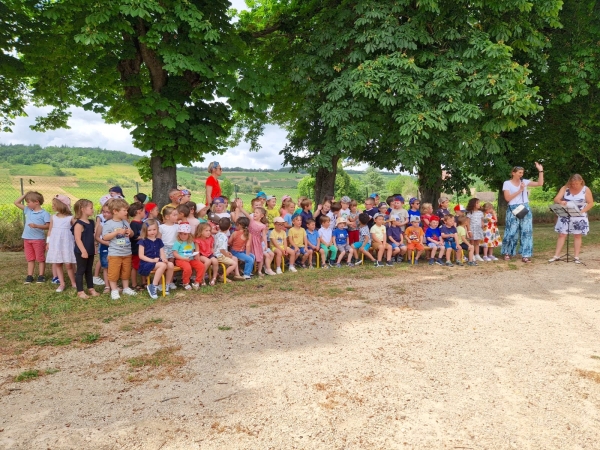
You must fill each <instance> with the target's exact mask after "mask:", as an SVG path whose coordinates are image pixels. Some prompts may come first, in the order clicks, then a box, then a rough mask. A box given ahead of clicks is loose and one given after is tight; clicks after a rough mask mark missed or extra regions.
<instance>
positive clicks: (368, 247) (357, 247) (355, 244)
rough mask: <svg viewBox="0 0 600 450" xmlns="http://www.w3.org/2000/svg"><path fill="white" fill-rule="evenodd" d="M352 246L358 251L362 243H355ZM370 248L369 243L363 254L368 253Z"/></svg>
mask: <svg viewBox="0 0 600 450" xmlns="http://www.w3.org/2000/svg"><path fill="white" fill-rule="evenodd" d="M352 246H353V247H354V248H355V249H356V250H358V249H359V248H361V247H362V246H363V243H362V242H355V243H354V244H352ZM370 248H371V243H370V242H369V243H368V244H367V245H365V252H368V251H369V249H370Z"/></svg>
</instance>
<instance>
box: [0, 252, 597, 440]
mask: <svg viewBox="0 0 600 450" xmlns="http://www.w3.org/2000/svg"><path fill="white" fill-rule="evenodd" d="M587 261H588V265H587V267H584V266H577V265H574V264H564V263H556V264H553V265H551V264H544V263H536V264H533V265H529V266H524V265H522V264H521V263H520V262H517V263H515V264H511V265H507V264H506V263H504V262H498V263H488V264H489V265H487V266H483V267H479V268H475V269H473V270H469V269H460V268H452V269H448V268H442V267H439V268H437V267H436V268H430V267H422V266H421V267H418V268H408V269H405V270H401V269H397V268H393V269H388V268H382V269H380V270H381V271H385V270H396V271H397V274H398V275H397V276H394V277H389V276H379V275H378V273H377V272H374V271H371V272H360V271H359V270H358V269H356V271H355V272H351V271H350V270H351V269H344V272H340V273H345V274H347V275H348V276H347V278H346V279H342V278H341V277H340V278H339V279H338V280H337V281H336V283H335V284H333V285H332V284H329V285H326V286H325V285H323V286H307V287H306V289H305V290H304V291H300V292H298V291H293V292H290V291H287V290H285V289H283V290H280V291H278V292H275V293H270V294H268V295H267V294H265V293H263V292H261V288H260V287H259V283H258V282H254V283H248V286H249V288H250V287H251V289H249V292H248V296H247V297H245V298H237V299H235V298H231V299H221V300H219V301H212V300H211V298H207V297H208V296H206V295H205V296H198V297H197V298H193V299H190V300H189V301H185V302H179V303H171V304H166V305H161V306H159V305H157V306H156V307H153V308H151V309H149V310H146V311H144V312H143V313H140V314H136V315H133V316H127V317H124V318H121V319H118V320H115V321H114V322H111V323H109V324H106V325H105V326H104V328H103V330H102V338H101V340H100V341H99V342H96V343H95V344H93V345H89V346H73V347H70V348H62V349H61V348H50V349H49V348H43V349H40V348H34V349H31V350H28V351H27V352H25V353H24V354H22V355H18V356H10V357H5V358H4V360H3V361H2V362H1V367H0V380H2V385H1V386H0V391H1V394H2V397H1V399H0V411H1V413H0V448H2V449H52V450H54V449H152V450H159V449H160V450H169V449H221V448H227V449H294V448H297V449H371V448H374V449H380V448H381V449H384V448H385V449H390V448H393V449H396V448H398V449H404V448H406V449H600V252H595V253H594V254H592V255H590V254H589V253H588V254H587ZM481 264H483V263H481ZM492 264H496V265H495V266H493V265H492ZM356 274H358V275H360V276H359V277H357V276H356ZM284 280H285V278H284V277H282V287H284V284H283V283H284ZM32 367H36V368H38V369H40V370H44V369H47V368H54V369H58V370H59V371H58V372H56V373H54V374H48V375H45V376H42V377H40V378H38V379H35V380H32V381H30V382H20V383H17V382H15V381H14V377H15V376H16V375H18V374H19V373H21V372H22V371H24V370H27V369H30V368H32Z"/></svg>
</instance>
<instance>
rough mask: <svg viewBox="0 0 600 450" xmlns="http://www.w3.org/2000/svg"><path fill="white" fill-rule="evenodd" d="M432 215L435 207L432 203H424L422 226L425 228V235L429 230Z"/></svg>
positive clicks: (422, 207)
mask: <svg viewBox="0 0 600 450" xmlns="http://www.w3.org/2000/svg"><path fill="white" fill-rule="evenodd" d="M432 215H433V205H432V204H431V203H423V205H422V206H421V224H422V226H423V232H425V233H426V232H427V228H429V221H430V220H431V216H432ZM436 217H437V216H436ZM438 222H439V221H438Z"/></svg>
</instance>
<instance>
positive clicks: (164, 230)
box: [158, 191, 179, 289]
mask: <svg viewBox="0 0 600 450" xmlns="http://www.w3.org/2000/svg"><path fill="white" fill-rule="evenodd" d="M177 192H179V191H177ZM178 219H179V213H178V212H177V210H176V209H175V208H173V207H172V206H166V207H165V208H163V221H164V223H163V224H162V225H160V226H159V227H158V231H159V233H160V238H161V240H162V242H163V245H164V247H163V248H164V249H165V255H167V260H169V261H170V262H174V258H173V245H174V244H175V239H176V238H177V231H178V229H179V224H178V223H177V220H178ZM169 288H171V289H176V288H177V286H175V284H173V286H169Z"/></svg>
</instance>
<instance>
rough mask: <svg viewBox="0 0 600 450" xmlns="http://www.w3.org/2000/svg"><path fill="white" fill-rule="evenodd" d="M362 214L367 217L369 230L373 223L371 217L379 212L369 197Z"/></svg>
mask: <svg viewBox="0 0 600 450" xmlns="http://www.w3.org/2000/svg"><path fill="white" fill-rule="evenodd" d="M363 212H364V213H366V214H368V215H369V228H371V227H372V226H373V224H374V223H375V222H373V216H374V215H375V214H377V213H378V212H379V209H378V208H375V200H374V199H372V198H371V197H369V198H368V199H366V200H365V210H364V211H363Z"/></svg>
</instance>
